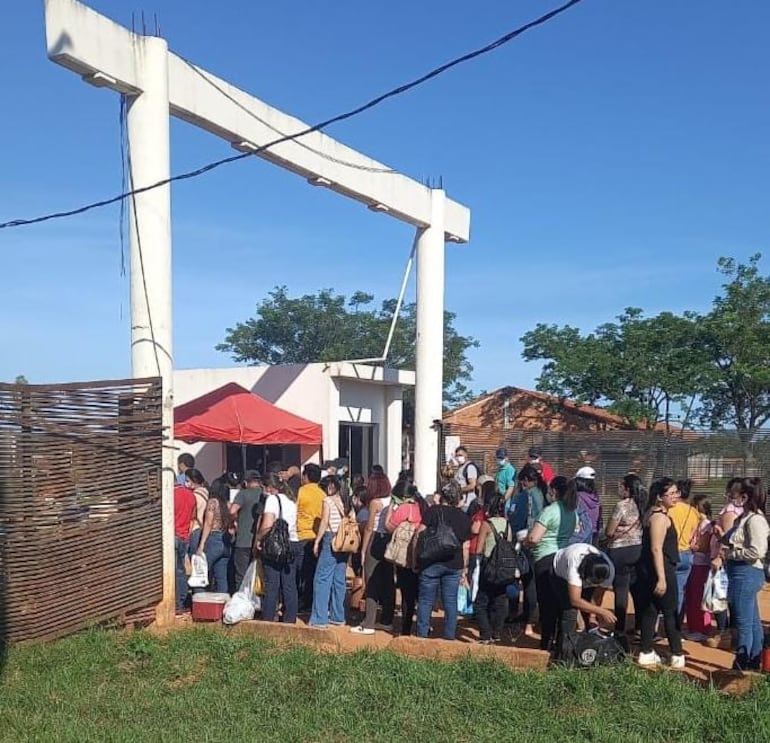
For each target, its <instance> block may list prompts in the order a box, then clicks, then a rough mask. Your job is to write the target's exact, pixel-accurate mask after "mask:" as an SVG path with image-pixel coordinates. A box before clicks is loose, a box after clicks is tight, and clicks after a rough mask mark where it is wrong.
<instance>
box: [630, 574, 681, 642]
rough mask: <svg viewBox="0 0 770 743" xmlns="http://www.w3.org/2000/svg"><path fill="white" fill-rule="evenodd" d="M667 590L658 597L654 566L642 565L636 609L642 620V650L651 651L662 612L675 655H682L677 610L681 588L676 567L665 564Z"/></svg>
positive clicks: (638, 581)
mask: <svg viewBox="0 0 770 743" xmlns="http://www.w3.org/2000/svg"><path fill="white" fill-rule="evenodd" d="M665 570H666V592H665V593H664V594H663V595H662V596H655V595H654V593H653V590H654V589H655V584H656V582H657V577H656V574H655V569H654V568H653V567H652V566H646V565H644V564H642V563H640V565H639V570H638V577H637V595H638V601H639V603H638V605H637V608H636V611H637V612H638V613H639V616H640V617H641V622H642V640H641V646H642V652H643V653H649V652H650V651H651V650H652V638H653V637H654V635H655V623H656V621H657V618H658V612H660V613H662V614H663V626H664V628H665V630H666V637H667V638H668V644H669V645H670V647H671V652H672V653H673V654H674V655H681V654H682V626H681V624H680V622H679V612H678V611H677V602H678V590H677V587H676V566H675V565H670V564H669V563H666V565H665Z"/></svg>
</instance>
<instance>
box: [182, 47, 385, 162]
mask: <svg viewBox="0 0 770 743" xmlns="http://www.w3.org/2000/svg"><path fill="white" fill-rule="evenodd" d="M176 56H177V57H179V59H181V60H182V62H184V63H185V64H186V65H187V66H188V67H189V68H190V69H191V70H192V71H193V72H194V73H195V74H196V75H199V76H200V77H202V78H203V79H204V80H205V81H206V82H207V83H208V84H209V85H210V86H211V87H212V88H214V90H216V91H218V92H219V93H221V94H222V95H223V96H224V97H225V98H227V100H228V101H230V102H231V103H233V104H235V105H236V106H237V107H238V108H240V109H241V111H243V112H244V113H245V114H247V115H248V116H250V117H251V118H252V119H255V120H256V121H258V122H259V123H260V124H262V125H263V126H266V127H267V128H268V129H270V131H272V132H275V133H276V134H279V135H280V136H282V137H285V136H288V135H287V134H286V132H283V131H281V130H280V129H278V128H277V127H275V126H273V125H272V124H271V123H270V122H269V121H267V120H266V119H263V118H262V117H261V116H259V115H258V114H256V113H255V112H254V111H252V110H251V109H250V108H249V107H248V106H244V105H243V103H241V102H240V101H239V100H238V99H237V98H234V97H233V96H231V95H230V93H228V92H227V91H226V90H225V89H224V88H223V87H222V86H221V85H218V84H217V83H216V82H215V81H214V80H212V79H211V78H210V77H209V76H208V75H206V74H205V73H204V72H203V70H201V69H199V68H198V67H196V66H195V65H194V64H193V63H192V62H190V60H189V59H185V58H184V57H182V56H181V55H179V54H177V55H176ZM294 144H296V145H298V146H299V147H302V148H304V149H306V150H308V152H312V153H313V154H314V155H318V156H319V157H322V158H323V159H324V160H328V161H329V162H332V163H336V164H337V165H344V166H345V167H346V168H352V169H353V170H363V171H364V172H366V173H396V172H398V171H396V170H393V168H375V167H373V166H371V165H361V164H360V163H354V162H352V161H351V160H343V159H341V158H339V157H334V155H329V154H327V153H326V152H323V151H321V150H317V149H315V147H311V146H310V145H309V144H305V143H304V142H300V141H299V140H295V141H294ZM249 154H251V153H249Z"/></svg>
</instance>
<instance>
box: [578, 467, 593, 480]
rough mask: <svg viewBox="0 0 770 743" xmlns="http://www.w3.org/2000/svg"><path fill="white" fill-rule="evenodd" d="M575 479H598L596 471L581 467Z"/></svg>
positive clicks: (591, 468)
mask: <svg viewBox="0 0 770 743" xmlns="http://www.w3.org/2000/svg"><path fill="white" fill-rule="evenodd" d="M575 477H582V478H583V479H584V480H593V479H594V478H595V477H596V470H595V469H594V468H593V467H581V468H580V469H579V470H578V471H577V472H576V473H575Z"/></svg>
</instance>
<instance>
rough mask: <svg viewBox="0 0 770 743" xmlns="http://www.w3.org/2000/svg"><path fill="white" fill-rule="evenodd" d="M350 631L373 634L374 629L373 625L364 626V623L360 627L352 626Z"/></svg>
mask: <svg viewBox="0 0 770 743" xmlns="http://www.w3.org/2000/svg"><path fill="white" fill-rule="evenodd" d="M350 631H351V632H352V633H353V634H354V635H373V634H374V630H373V629H372V628H371V627H364V626H363V625H360V624H359V625H358V627H351V628H350Z"/></svg>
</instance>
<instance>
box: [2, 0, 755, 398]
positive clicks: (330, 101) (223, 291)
mask: <svg viewBox="0 0 770 743" xmlns="http://www.w3.org/2000/svg"><path fill="white" fill-rule="evenodd" d="M556 4H558V3H557V1H555V2H553V3H549V2H541V1H539V0H538V1H535V0H527V1H526V2H525V1H520V2H516V3H503V2H478V3H468V2H459V1H458V0H440V1H439V0H422V1H421V2H419V3H415V2H413V1H412V2H406V0H392V1H391V2H389V3H361V2H360V1H356V2H354V0H335V2H333V3H318V2H310V0H300V1H299V2H297V3H292V4H290V5H286V4H279V3H251V2H246V0H229V1H223V2H220V3H216V4H215V3H210V2H204V0H188V1H187V2H185V3H179V2H178V1H175V0H145V2H144V4H143V5H144V10H145V12H146V14H147V16H148V17H150V18H151V17H152V15H153V13H157V15H158V17H159V19H160V23H161V28H162V32H163V35H164V36H165V37H166V38H168V40H169V44H170V46H171V48H172V49H174V50H175V51H178V52H180V53H181V54H183V55H184V56H185V57H187V58H188V59H192V60H193V61H195V62H196V63H198V64H200V65H201V66H203V67H204V68H206V69H208V70H210V71H211V72H214V73H216V74H218V75H220V76H221V77H224V78H225V79H228V80H230V81H231V82H233V83H234V84H236V85H238V86H240V87H243V88H244V89H246V90H249V91H250V92H252V93H254V94H255V95H257V96H258V97H260V98H262V99H263V100H265V101H267V102H268V103H270V104H272V105H274V106H277V107H279V108H282V109H284V110H286V111H288V112H290V113H292V114H294V115H296V116H299V117H302V118H304V119H305V120H306V121H310V122H313V121H317V120H320V119H323V118H326V117H328V116H330V115H333V114H336V113H338V112H340V111H343V110H346V109H348V108H351V107H353V106H355V105H358V104H359V103H361V102H363V101H365V100H367V99H369V98H370V97H372V96H373V95H374V94H377V93H380V92H383V91H385V90H387V89H389V88H391V87H393V86H395V85H398V84H400V83H402V82H405V81H407V80H409V79H412V78H413V77H415V76H417V75H419V74H421V73H423V72H425V71H427V70H428V69H430V68H432V67H434V66H436V65H438V64H440V63H442V62H444V61H446V60H448V59H450V58H451V57H454V56H456V55H458V54H460V53H463V52H466V51H468V50H470V49H472V48H475V47H477V46H480V45H482V44H484V43H486V42H488V41H490V40H491V39H493V38H495V37H497V36H498V35H500V34H502V33H504V32H505V31H507V30H509V29H511V28H514V27H515V26H518V25H520V24H521V23H523V22H525V21H527V20H530V19H532V18H534V17H536V16H537V15H539V14H541V13H542V12H544V11H545V10H547V9H549V8H551V7H553V6H554V5H556ZM91 5H92V6H93V7H94V8H96V9H97V10H99V11H100V12H103V13H105V14H106V15H109V16H110V17H112V18H113V19H114V20H116V21H118V22H120V23H122V24H124V25H130V23H131V8H132V6H131V4H130V3H126V2H122V1H119V0H92V2H91ZM139 9H140V8H139V6H137V7H136V10H137V15H138V11H139ZM4 21H5V27H6V29H8V30H10V31H11V32H10V33H6V34H5V36H4V40H3V44H2V45H1V46H0V79H1V80H2V88H3V109H2V110H3V113H4V115H3V116H2V117H0V221H5V220H6V219H11V218H16V217H28V216H33V215H35V214H37V213H43V212H47V211H54V210H59V209H66V208H71V207H74V206H78V205H80V204H81V203H85V202H88V201H91V200H96V199H98V198H101V197H104V196H107V195H113V194H115V193H117V192H118V191H119V189H120V159H119V152H120V151H119V130H118V106H119V102H118V98H117V96H116V95H115V94H113V93H111V92H108V91H101V90H96V89H94V88H92V87H90V86H87V85H85V84H83V83H82V82H81V81H80V80H79V78H78V77H77V76H76V75H73V74H72V73H70V72H68V71H67V70H64V69H63V68H60V67H58V66H57V65H54V64H52V63H51V62H49V61H48V60H47V58H46V55H45V38H44V27H43V1H42V0H10V2H7V3H5V4H4ZM769 25H770V3H767V2H766V0H736V1H735V2H731V3H725V2H723V1H721V0H703V1H702V2H699V3H692V2H691V1H689V0H647V2H618V1H617V0H585V2H584V3H582V4H581V5H579V6H577V7H576V8H575V9H573V10H572V11H570V12H568V13H566V14H564V15H563V16H561V17H560V18H559V19H557V20H556V21H554V22H552V23H550V24H548V25H546V26H544V27H541V28H539V29H536V30H535V31H532V32H530V33H528V34H526V35H525V36H523V37H521V38H520V39H518V40H516V41H514V42H513V43H512V44H509V45H508V46H505V47H503V48H502V49H500V50H498V51H496V52H494V53H492V54H490V55H488V56H486V57H484V58H482V59H479V60H476V61H473V62H470V63H468V64H466V65H463V66H462V67H460V68H457V69H455V70H454V71H451V72H449V73H447V74H446V75H445V76H443V77H441V78H440V79H438V80H436V81H433V82H431V83H428V84H426V85H425V86H423V87H421V88H419V89H417V90H415V91H412V92H410V93H408V94H406V95H404V96H401V97H399V98H397V99H395V100H392V101H390V102H387V103H386V104H384V105H383V106H381V107H380V108H378V109H375V110H373V111H370V112H368V113H366V114H364V115H362V116H360V117H357V118H355V119H353V120H351V121H348V122H345V123H343V124H341V125H339V126H337V127H335V128H332V129H331V130H330V131H329V133H330V134H332V136H335V137H337V138H339V139H341V140H342V141H343V142H345V143H346V144H349V145H351V146H353V147H355V148H357V149H359V150H361V151H362V152H364V153H366V154H368V155H371V156H372V157H376V158H377V159H380V160H381V161H383V162H385V163H387V164H388V165H390V166H392V167H395V168H398V169H399V170H401V171H403V172H405V173H407V174H409V175H411V176H414V177H416V178H424V177H426V176H434V177H438V176H443V178H444V183H445V185H446V187H447V191H448V193H449V195H450V196H451V197H452V198H454V199H456V200H458V201H460V202H462V203H465V204H467V205H468V206H469V207H470V208H471V210H472V217H471V219H472V225H471V229H472V240H471V243H470V244H469V245H466V246H456V245H449V246H447V295H446V302H447V307H448V308H449V309H451V310H453V311H454V312H456V313H457V321H456V325H457V327H458V329H459V330H460V331H461V332H463V333H466V334H471V335H473V336H475V337H476V338H478V339H479V340H480V341H481V347H480V349H478V350H477V351H476V352H475V353H474V354H473V357H472V360H473V363H474V366H475V380H474V386H475V388H476V389H493V388H495V387H499V386H502V385H505V384H515V385H520V386H530V385H533V384H534V380H535V377H536V376H537V374H538V371H539V368H538V366H537V365H536V364H525V363H524V362H523V361H522V360H521V344H520V343H519V338H520V336H521V335H522V334H523V333H524V332H526V331H527V330H528V329H530V328H532V327H534V326H535V324H536V323H538V322H548V323H570V324H573V325H577V326H579V327H581V328H584V329H589V328H593V327H595V326H596V325H598V324H600V323H602V322H605V321H607V320H609V319H611V318H612V317H613V316H614V315H616V314H617V313H619V312H620V311H621V310H622V309H623V308H624V307H626V306H641V307H643V308H644V309H646V310H647V311H649V312H653V313H654V312H658V311H661V310H664V309H665V310H673V311H681V310H683V309H705V308H707V306H708V305H709V303H710V301H711V298H712V297H713V295H714V294H715V292H716V291H717V290H718V287H719V284H720V277H719V276H718V274H717V273H716V270H715V267H716V260H717V258H718V257H719V256H720V255H731V256H734V257H736V258H739V259H744V260H745V259H746V258H747V257H748V256H749V255H750V254H752V253H754V252H757V251H760V252H761V251H765V250H766V247H767V245H768V243H769V242H770V220H769V219H768V206H767V204H768V197H769V196H770V183H768V181H769V180H770V137H768V131H770V96H768V95H767V69H768V61H769V60H768V56H769V55H768V52H767V44H766V30H767V28H768V26H769ZM231 153H232V150H231V149H230V148H229V147H228V145H227V144H226V143H225V142H223V141H222V140H219V139H217V138H214V137H212V136H210V135H207V134H205V133H203V132H201V131H199V130H196V129H195V128H193V127H191V126H189V125H187V124H184V123H182V122H177V121H173V122H172V169H173V171H174V172H178V171H181V170H186V169H189V168H192V167H196V166H198V165H200V164H203V163H205V162H207V161H209V160H214V159H218V158H220V157H225V156H228V155H229V154H231ZM172 200H173V218H174V222H173V239H174V344H175V355H176V364H177V366H179V367H199V366H227V365H228V364H229V360H228V357H227V356H226V355H224V354H221V353H219V352H217V351H215V350H214V346H215V345H216V343H218V342H219V341H221V340H222V339H223V336H224V331H225V328H226V327H227V326H229V325H233V324H234V323H236V322H238V321H240V320H245V319H246V318H248V317H250V316H251V315H252V314H253V312H254V308H255V306H256V304H257V303H258V301H259V300H260V299H261V298H262V297H264V296H265V294H266V293H267V291H268V290H269V289H270V288H272V287H273V286H275V285H276V284H286V285H287V286H288V287H289V290H290V292H291V293H293V294H298V293H304V292H313V291H315V290H317V289H318V288H321V287H333V288H335V289H336V290H338V291H340V292H343V293H352V292H353V291H355V290H358V289H362V290H366V291H370V292H372V293H374V294H376V295H377V296H378V298H384V297H387V296H395V294H396V293H397V292H398V287H399V284H400V279H401V273H402V271H403V266H404V262H405V260H406V257H407V254H408V251H409V248H410V245H411V241H412V237H413V233H412V230H411V228H409V227H407V226H406V225H404V224H401V223H399V222H396V221H395V220H392V219H388V218H387V217H385V216H382V215H376V214H372V213H371V212H369V211H368V210H366V209H365V208H363V207H362V206H361V205H359V204H356V203H354V202H351V201H348V200H346V199H343V198H341V197H339V196H337V195H336V194H333V193H330V192H327V191H326V190H325V189H316V188H311V187H310V186H308V185H307V184H306V183H305V181H304V180H303V179H301V178H297V177H296V176H294V175H292V174H290V173H287V172H285V171H282V170H281V169H279V168H277V167H275V166H273V165H270V164H268V163H265V162H262V161H259V160H257V159H256V158H255V159H254V160H248V161H246V162H239V163H236V164H234V165H231V166H227V167H225V168H222V169H220V170H218V171H216V172H213V173H211V174H209V175H208V176H204V177H203V178H200V179H197V180H194V181H189V182H186V183H182V184H177V185H175V187H174V189H173V194H172ZM118 236H119V229H118V209H117V208H106V209H103V210H100V211H96V212H91V213H90V214H87V215H84V216H81V217H77V218H73V219H68V220H63V221H57V222H51V223H47V224H45V225H41V226H37V227H27V228H21V229H15V230H5V231H0V250H2V255H3V261H2V266H3V268H2V278H3V281H2V284H3V291H2V292H0V313H1V314H2V317H3V318H4V321H3V322H2V323H1V324H0V346H2V348H3V353H2V354H0V379H2V380H12V379H13V377H14V376H15V375H16V374H25V375H26V376H27V377H28V378H29V379H30V381H33V382H53V381H64V380H80V379H97V378H109V377H114V378H116V377H124V376H128V374H129V321H128V302H127V297H128V279H127V278H126V277H123V276H121V272H120V243H119V239H118ZM765 265H766V266H767V265H770V264H768V263H766V264H765ZM411 292H412V294H413V286H412V288H411Z"/></svg>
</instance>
